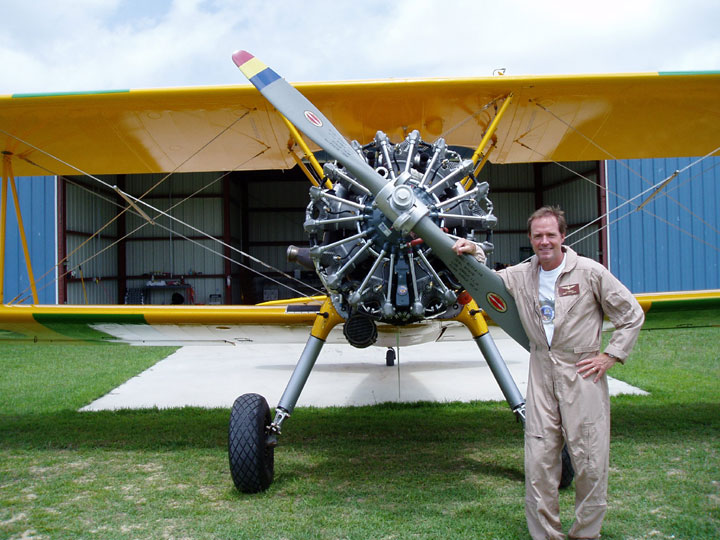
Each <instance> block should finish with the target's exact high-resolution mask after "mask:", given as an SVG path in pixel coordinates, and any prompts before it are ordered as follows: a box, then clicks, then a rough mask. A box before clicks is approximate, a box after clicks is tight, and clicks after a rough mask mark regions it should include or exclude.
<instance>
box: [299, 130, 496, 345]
mask: <svg viewBox="0 0 720 540" xmlns="http://www.w3.org/2000/svg"><path fill="white" fill-rule="evenodd" d="M352 146H353V148H354V149H355V150H356V152H357V153H358V154H359V155H360V156H361V157H362V158H363V159H364V160H365V161H366V162H367V163H368V164H369V165H370V166H371V167H373V168H374V169H375V170H376V171H377V172H378V173H379V174H380V175H381V176H382V177H384V178H385V179H386V180H387V181H388V182H390V183H392V184H393V185H394V186H400V185H402V186H405V188H403V189H400V190H397V189H396V191H395V193H396V194H400V196H401V195H402V193H403V192H404V191H406V192H407V193H408V194H409V192H410V190H411V192H412V194H413V195H414V197H415V198H417V199H418V200H420V201H422V202H423V203H424V204H425V205H426V206H427V207H428V208H429V210H430V214H429V216H430V218H431V219H432V220H433V221H434V222H435V223H436V224H437V225H438V226H440V227H441V228H443V229H444V230H445V231H446V232H447V233H448V234H449V235H451V236H454V237H456V238H460V237H462V238H469V239H471V240H473V241H475V242H478V243H480V244H481V245H482V246H483V249H484V251H485V252H486V253H490V252H492V250H493V245H492V243H491V242H490V239H491V231H492V229H493V228H494V227H495V225H496V224H497V218H496V217H495V216H494V215H493V205H492V202H491V201H490V199H489V198H488V192H489V185H488V183H487V182H481V183H476V181H475V177H474V175H473V170H474V168H475V166H474V164H473V162H472V160H468V159H462V157H461V156H460V154H458V153H457V152H456V151H454V150H452V149H450V148H449V147H448V146H447V145H446V143H445V140H444V139H442V138H440V139H438V140H436V141H435V143H433V144H429V143H426V142H424V141H423V140H422V139H421V138H420V134H419V132H418V131H413V132H412V133H410V134H409V135H408V136H407V138H406V139H405V140H404V141H402V142H400V143H399V144H393V143H391V142H390V141H389V139H388V137H387V136H386V135H385V134H384V133H383V132H381V131H379V132H378V133H377V134H376V135H375V139H374V140H373V141H372V142H370V143H369V144H366V145H364V146H361V145H360V144H359V143H358V142H356V141H353V142H352ZM324 173H325V175H326V176H327V177H328V178H329V179H330V180H331V181H332V184H333V185H332V189H327V188H321V187H311V188H310V203H309V204H308V207H307V210H306V218H305V223H304V228H305V231H306V232H307V234H308V235H309V237H310V248H309V250H307V249H305V250H301V249H299V248H296V247H294V246H290V248H289V250H288V258H289V259H290V260H296V261H297V262H300V263H302V259H305V260H306V264H307V262H311V264H312V266H313V267H314V269H315V271H316V272H317V274H318V276H319V277H320V279H321V280H322V282H323V284H324V286H325V287H326V288H327V290H328V292H329V293H330V295H331V298H332V299H333V304H334V306H335V308H336V309H337V310H338V312H339V313H340V314H342V315H343V316H344V317H345V319H346V323H345V330H344V331H345V336H346V338H347V339H348V341H349V342H350V343H351V344H352V345H354V346H356V347H361V348H362V347H367V346H369V345H372V343H374V341H375V339H376V337H377V328H376V325H375V323H376V322H382V323H388V324H392V325H407V324H410V323H413V322H417V321H419V320H422V319H428V318H447V317H452V316H454V315H455V314H457V312H458V310H459V309H460V306H459V301H458V295H459V294H460V293H461V292H462V286H461V285H460V283H459V282H458V281H457V279H456V278H455V277H454V276H453V275H452V273H451V272H450V271H449V270H448V268H447V267H446V266H445V264H444V263H443V262H442V261H441V260H440V259H439V258H437V257H435V256H434V255H433V252H432V250H431V249H430V248H429V247H428V246H427V245H426V244H424V243H423V239H422V238H419V237H417V236H415V235H414V234H413V233H412V232H409V233H404V232H403V231H400V230H396V229H395V228H393V223H392V222H391V221H389V220H388V219H387V218H386V217H385V216H384V215H383V213H382V212H381V211H380V210H379V209H378V208H377V207H376V205H375V204H374V198H373V195H372V193H371V192H370V191H369V190H368V189H366V188H365V187H363V186H362V185H361V184H360V183H358V182H357V180H356V179H355V178H354V177H353V175H352V174H350V173H349V172H348V171H347V170H346V169H345V168H344V167H343V166H342V165H341V164H340V163H338V162H334V163H326V164H325V166H324ZM395 196H398V195H395ZM308 257H309V261H308ZM460 301H462V298H461V299H460Z"/></svg>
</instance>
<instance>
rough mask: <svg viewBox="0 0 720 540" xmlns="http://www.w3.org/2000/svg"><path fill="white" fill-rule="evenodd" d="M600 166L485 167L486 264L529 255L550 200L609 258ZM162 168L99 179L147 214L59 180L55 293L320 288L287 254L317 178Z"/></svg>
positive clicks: (234, 294) (109, 300)
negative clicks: (489, 205)
mask: <svg viewBox="0 0 720 540" xmlns="http://www.w3.org/2000/svg"><path fill="white" fill-rule="evenodd" d="M601 171H602V169H601V167H600V163H599V162H575V163H563V164H546V163H530V164H519V165H492V164H488V165H486V166H485V168H484V169H483V170H482V172H481V175H480V180H481V181H487V182H488V183H489V184H490V195H489V196H490V199H491V200H492V201H493V204H494V213H495V215H496V216H497V217H498V226H497V228H496V229H495V231H494V232H493V234H492V239H491V241H492V242H493V243H494V244H495V252H494V254H493V256H492V258H491V260H490V262H491V264H492V265H494V266H496V267H501V266H504V265H511V264H517V263H518V262H521V261H522V260H524V259H526V258H527V257H529V256H530V255H531V254H532V250H531V248H530V243H529V241H528V239H527V233H526V220H527V217H528V215H529V214H530V213H531V212H532V211H534V210H535V209H536V208H538V207H540V206H542V205H544V204H556V205H559V206H561V207H562V208H563V209H564V210H565V211H566V214H567V219H568V225H569V230H568V241H567V242H566V243H567V244H569V245H572V246H573V249H575V250H576V251H577V252H578V253H581V254H582V255H585V256H588V257H592V258H594V259H596V260H598V261H600V262H602V263H605V261H606V247H605V246H606V239H605V233H604V231H605V229H604V225H605V223H604V220H603V219H600V216H602V213H603V211H604V208H605V197H604V189H603V186H604V178H603V175H602V172H601ZM163 178H164V176H163V175H157V174H152V175H150V174H148V175H115V176H109V177H103V179H104V180H105V181H106V182H107V183H108V184H109V185H117V186H118V187H120V188H121V189H123V190H124V191H126V192H128V193H130V194H132V195H133V196H135V197H142V199H143V200H145V201H146V202H148V203H149V204H151V205H152V207H153V209H147V208H144V207H143V211H144V213H145V215H142V214H141V213H139V212H137V211H135V210H134V209H130V210H126V209H127V207H128V204H127V203H126V201H124V200H122V199H121V198H120V196H119V195H117V193H115V192H114V191H112V190H110V189H107V188H104V187H102V186H99V185H98V184H97V183H91V182H90V181H89V180H88V179H86V178H82V177H74V178H67V179H64V178H63V179H60V186H59V190H58V199H59V204H58V207H59V212H58V216H59V220H60V226H59V230H60V236H61V238H60V242H59V252H60V253H59V258H60V259H63V258H65V257H67V260H66V261H65V263H64V264H63V265H61V267H60V271H59V275H60V276H62V277H61V278H60V279H59V284H58V297H59V301H60V303H69V304H85V303H88V304H123V303H130V304H140V303H143V304H173V303H177V304H211V305H212V304H253V303H258V302H262V301H268V300H276V299H284V298H292V297H296V296H302V295H314V294H320V293H321V291H322V287H321V283H320V281H319V279H318V278H317V276H316V275H315V273H314V272H313V271H312V270H308V269H304V268H301V267H300V266H298V265H297V264H295V263H290V262H288V261H287V258H286V252H287V248H288V246H289V245H297V246H305V245H307V237H306V235H305V231H304V229H303V222H304V220H305V209H306V207H307V204H308V201H309V199H308V191H309V188H310V184H309V182H308V180H307V178H306V177H305V176H304V175H303V174H302V172H301V171H300V170H299V169H297V168H295V169H292V170H290V171H250V172H232V173H223V172H217V173H182V174H178V173H176V174H173V175H172V176H171V177H169V178H167V179H165V180H163ZM169 216H172V218H171V217H169ZM581 229H582V230H581ZM579 230H580V232H579V233H578V234H575V233H576V232H577V231H579Z"/></svg>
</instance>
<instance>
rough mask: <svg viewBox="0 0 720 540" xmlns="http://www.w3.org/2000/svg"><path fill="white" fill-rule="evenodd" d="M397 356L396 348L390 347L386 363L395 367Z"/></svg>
mask: <svg viewBox="0 0 720 540" xmlns="http://www.w3.org/2000/svg"><path fill="white" fill-rule="evenodd" d="M395 358H396V356H395V349H393V348H392V347H388V350H387V352H386V353H385V365H386V366H387V367H393V366H394V365H395Z"/></svg>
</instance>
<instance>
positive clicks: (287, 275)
mask: <svg viewBox="0 0 720 540" xmlns="http://www.w3.org/2000/svg"><path fill="white" fill-rule="evenodd" d="M244 116H245V115H243V117H244ZM243 117H240V118H238V119H236V120H235V121H233V123H232V124H231V125H230V126H228V127H226V128H224V129H223V130H222V131H221V133H219V134H218V135H216V136H214V137H213V138H212V140H211V141H209V142H208V143H205V144H204V145H203V146H202V147H201V148H200V150H202V149H204V148H206V147H207V146H208V144H210V142H212V141H214V140H216V139H217V138H218V137H219V136H220V135H222V133H225V132H226V131H227V130H228V129H230V127H232V125H234V124H235V123H236V122H237V121H239V120H240V119H241V118H243ZM0 132H2V133H4V134H5V135H7V136H9V137H12V138H14V139H15V140H17V141H19V142H21V143H23V144H25V145H27V146H29V147H31V148H33V149H34V150H37V151H38V152H40V153H42V154H44V155H46V156H48V157H50V158H52V159H54V160H56V161H57V162H59V163H62V164H64V165H66V166H67V167H70V168H71V169H74V170H76V171H78V172H79V173H80V174H82V175H83V176H86V177H88V178H91V179H93V180H95V181H96V182H98V183H100V184H101V185H103V186H105V187H106V188H108V189H110V190H113V191H115V192H118V193H119V194H122V196H123V198H128V199H130V200H131V201H134V202H138V203H140V204H143V205H145V206H146V207H148V208H150V209H151V210H153V211H155V212H157V216H160V215H163V216H165V217H167V218H169V219H171V220H173V221H176V222H178V223H179V224H181V225H183V226H185V227H187V228H189V229H191V230H193V231H195V232H198V233H199V234H201V235H203V236H206V237H207V238H208V239H210V240H212V241H214V242H217V243H219V244H221V245H222V246H223V247H226V248H228V249H230V250H231V251H234V252H236V253H238V254H239V255H242V256H244V257H247V258H248V259H250V260H251V261H253V262H256V263H257V264H260V265H261V266H263V267H265V268H268V269H269V270H272V271H274V272H278V273H279V274H281V275H282V276H284V277H286V278H288V279H290V280H292V281H296V282H298V283H300V284H301V285H303V286H304V287H307V288H309V289H311V290H312V291H314V292H317V293H321V294H324V293H323V292H322V291H319V290H318V289H316V288H314V287H312V286H310V285H307V284H305V283H304V282H302V281H300V280H298V279H296V278H295V277H293V276H291V275H289V274H287V273H285V272H283V271H282V270H280V269H278V268H276V267H273V266H271V265H269V264H267V263H265V262H264V261H261V260H260V259H257V258H256V257H253V256H252V255H250V254H249V253H246V252H244V251H242V250H240V249H238V248H236V247H234V246H232V245H230V244H227V243H226V242H223V241H222V240H220V239H217V238H215V237H213V236H211V235H209V234H207V233H205V232H204V231H202V230H200V229H197V228H196V227H193V226H192V225H190V224H188V223H185V222H184V221H182V220H181V219H179V218H176V217H174V216H172V215H170V214H168V213H166V212H163V211H161V210H159V209H157V208H155V207H153V206H152V205H151V204H149V203H147V202H145V201H143V200H141V198H138V197H133V196H132V195H130V194H128V193H126V192H124V191H122V190H120V189H119V188H117V186H111V185H110V184H109V183H107V182H105V181H104V180H102V179H100V178H98V177H97V176H94V175H92V174H89V173H87V172H85V171H83V170H82V169H79V168H78V167H75V166H74V165H72V164H70V163H68V162H66V161H64V160H62V159H60V158H58V157H57V156H54V155H53V154H51V153H49V152H47V151H45V150H43V149H41V148H38V147H37V146H35V145H33V144H32V143H29V142H28V141H25V140H23V139H21V138H19V137H17V136H15V135H13V134H12V133H9V132H7V131H5V130H3V129H2V128H0ZM268 148H269V147H268V146H267V145H265V149H263V150H261V151H260V152H258V153H257V154H255V155H254V156H252V157H250V158H248V159H247V160H245V161H244V162H242V163H240V164H239V165H238V166H236V167H235V168H234V169H232V170H231V171H227V172H225V173H224V174H222V175H221V176H220V177H218V178H216V179H215V180H213V181H212V182H210V183H209V184H207V185H206V186H203V187H201V188H200V189H198V190H197V191H195V192H194V193H192V194H191V195H189V196H188V197H186V198H185V199H183V200H181V201H179V202H178V203H176V204H175V205H173V206H172V207H170V209H169V210H172V209H174V208H175V207H177V206H178V205H180V204H182V203H184V202H185V201H187V200H188V199H190V198H192V197H194V196H195V195H197V194H198V193H200V192H201V191H203V190H204V189H207V188H208V187H210V186H211V185H213V184H215V183H216V182H218V181H219V180H221V179H222V178H224V177H226V176H227V175H229V174H230V173H232V172H235V171H237V170H238V169H240V167H242V166H243V165H244V164H245V163H247V162H249V161H252V160H253V159H255V158H256V157H258V156H260V155H262V154H263V153H265V152H266V151H267V150H268ZM200 150H197V151H196V152H194V153H193V155H192V156H190V157H189V158H187V159H186V160H185V161H183V163H181V164H180V165H178V167H176V169H175V171H177V169H178V168H179V167H181V166H182V165H183V164H184V163H187V161H188V160H190V159H192V157H194V156H195V155H197V154H198V152H199V151H200ZM17 157H18V158H20V159H23V160H24V161H26V162H27V163H30V164H31V165H34V166H35V167H38V168H40V169H41V170H44V171H46V172H49V173H50V174H52V175H54V176H58V177H62V178H66V177H65V176H63V175H58V174H57V173H55V172H54V171H52V170H50V169H48V168H47V167H44V166H42V165H40V164H38V163H35V162H33V161H32V160H30V159H29V158H27V157H23V156H17ZM172 174H175V172H171V173H169V174H167V175H165V176H164V177H163V178H162V179H161V180H160V181H159V182H157V183H156V184H155V185H154V186H153V187H152V188H150V189H149V190H147V191H146V192H145V193H143V195H142V197H144V196H146V195H147V194H148V193H150V192H151V191H152V190H153V189H154V188H155V187H157V186H158V185H160V184H161V183H162V182H163V181H165V180H166V179H167V178H169V177H170V176H171V175H172ZM130 208H131V205H129V206H127V207H124V208H123V210H122V211H121V212H119V213H118V214H117V215H116V216H114V217H113V218H112V219H110V220H109V221H108V223H106V224H105V225H103V226H102V227H101V228H100V229H99V230H97V231H95V232H94V233H93V234H92V235H91V236H90V237H89V238H88V239H86V240H85V241H84V242H82V243H81V244H80V245H79V246H77V247H76V248H75V249H74V250H73V251H72V252H71V253H69V254H67V255H66V256H65V257H64V258H63V260H61V261H59V262H58V263H57V264H56V265H55V266H54V267H53V268H51V269H49V270H48V271H47V272H46V273H45V274H43V275H42V276H40V278H39V280H41V279H43V278H44V277H45V276H47V275H48V274H50V273H51V272H52V271H53V270H55V269H56V268H58V267H59V266H60V265H61V264H62V263H64V262H66V261H67V260H68V258H69V257H71V256H72V255H73V254H75V253H76V252H77V251H79V250H80V249H82V248H83V247H84V246H85V245H87V244H88V243H89V242H90V241H91V240H92V239H93V238H95V237H97V236H98V235H99V234H100V233H101V232H102V231H103V230H105V229H107V228H108V227H109V226H110V225H111V224H112V223H113V222H114V221H116V220H117V219H118V218H119V217H120V216H121V215H122V214H123V213H125V212H126V211H128V210H130ZM157 216H156V218H157ZM147 224H148V222H147V221H146V222H145V223H143V224H142V225H141V226H140V227H138V229H136V230H139V229H140V228H142V227H144V226H145V225H147ZM134 232H135V231H133V232H132V233H130V234H133V233H134ZM127 236H129V235H126V236H124V237H123V238H121V239H119V240H117V241H116V242H114V243H113V244H112V245H114V244H116V243H117V242H119V241H120V240H123V239H125V238H127ZM112 245H111V246H108V247H106V248H105V250H106V249H108V248H109V247H112ZM105 250H103V251H105ZM98 254H99V253H98ZM92 258H94V257H91V258H90V259H86V261H87V260H91V259H92ZM86 261H83V263H81V264H84V262H86ZM235 262H237V261H235ZM238 264H240V266H243V265H242V264H241V263H239V262H238ZM248 269H249V270H251V271H253V272H256V273H258V274H260V275H262V276H263V277H266V278H267V279H269V280H271V281H273V282H275V283H278V284H280V285H282V286H283V287H286V288H288V289H289V290H291V291H292V292H294V293H296V294H300V295H301V296H309V295H306V294H303V293H299V292H298V291H296V290H295V289H293V288H292V287H290V286H289V285H287V284H284V283H281V282H278V281H276V280H274V279H273V278H271V277H270V276H267V275H265V274H262V273H260V272H257V271H255V270H253V269H250V268H248ZM68 273H69V272H66V273H65V274H63V276H65V275H67V274H68ZM56 279H58V278H56ZM39 280H38V281H39ZM48 285H49V284H48ZM48 285H45V287H47V286H48ZM23 292H25V291H23ZM23 292H21V293H20V294H22V293H23ZM16 298H17V297H16Z"/></svg>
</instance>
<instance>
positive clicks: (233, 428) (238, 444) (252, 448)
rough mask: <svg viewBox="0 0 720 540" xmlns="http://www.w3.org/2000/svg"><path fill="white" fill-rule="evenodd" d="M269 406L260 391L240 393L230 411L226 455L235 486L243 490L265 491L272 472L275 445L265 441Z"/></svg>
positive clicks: (248, 491) (269, 420)
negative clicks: (257, 392) (258, 392)
mask: <svg viewBox="0 0 720 540" xmlns="http://www.w3.org/2000/svg"><path fill="white" fill-rule="evenodd" d="M271 422H272V420H271V418H270V407H268V404H267V401H266V400H265V398H264V397H262V396H261V395H259V394H243V395H242V396H240V397H239V398H237V399H236V400H235V403H234V404H233V407H232V411H231V412H230V428H229V430H228V455H229V458H230V474H231V475H232V479H233V482H234V483H235V487H236V488H238V490H240V491H242V492H243V493H258V492H260V491H265V490H266V489H267V488H268V487H269V486H270V484H271V483H272V481H273V475H274V473H275V448H274V446H269V445H268V444H267V436H268V426H269V425H270V423H271Z"/></svg>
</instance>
